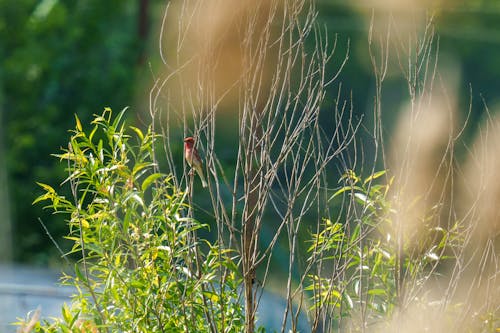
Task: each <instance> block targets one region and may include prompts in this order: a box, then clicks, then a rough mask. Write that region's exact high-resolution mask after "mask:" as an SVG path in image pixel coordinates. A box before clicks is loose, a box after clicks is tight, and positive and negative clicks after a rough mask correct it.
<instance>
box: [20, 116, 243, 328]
mask: <svg viewBox="0 0 500 333" xmlns="http://www.w3.org/2000/svg"><path fill="white" fill-rule="evenodd" d="M124 113H125V110H124V111H122V112H121V113H120V114H118V115H117V116H116V117H114V118H113V117H112V111H111V109H108V108H107V109H105V110H104V112H103V113H102V115H98V116H96V117H95V119H94V120H93V121H92V125H93V127H92V129H91V131H90V132H88V133H87V132H86V131H84V129H83V127H82V124H81V123H80V121H79V120H78V118H77V119H76V128H75V130H73V135H72V136H71V139H70V142H69V145H68V149H65V150H64V151H63V153H62V154H59V155H56V156H57V157H59V158H60V159H61V160H62V161H64V162H65V163H67V169H68V170H67V171H68V175H69V176H68V178H67V179H66V180H65V181H64V184H65V185H66V186H70V188H71V192H72V194H73V197H72V198H71V199H70V198H65V197H63V196H60V195H59V194H58V193H57V191H56V190H55V189H53V188H52V187H51V186H49V185H46V184H40V185H41V186H42V188H43V189H44V190H45V194H43V195H42V196H40V197H39V198H37V199H36V200H35V203H36V202H40V201H48V202H49V205H48V206H47V208H50V209H52V210H53V211H54V212H55V213H58V214H60V213H62V214H66V216H67V221H68V225H69V235H68V236H67V238H68V239H69V240H71V241H72V242H73V248H72V250H71V253H73V254H76V255H79V256H80V257H81V259H80V260H79V262H78V263H76V264H75V270H74V274H71V275H65V276H64V283H66V284H69V285H72V286H74V287H75V288H76V290H77V294H76V296H75V297H74V299H73V301H72V305H71V307H67V306H64V307H63V309H62V318H58V319H57V318H55V319H53V320H51V321H47V320H44V321H42V322H41V323H36V325H35V329H36V330H37V331H42V332H92V331H111V332H117V331H121V332H185V331H191V332H205V331H210V330H211V328H212V329H216V330H217V331H226V332H241V331H242V325H243V323H244V319H243V318H244V313H243V310H242V308H241V305H240V304H239V303H238V302H237V301H236V300H237V298H238V294H237V288H238V285H239V284H240V279H241V277H240V276H239V274H238V269H237V267H236V265H235V264H234V262H235V260H234V258H232V257H231V256H233V253H232V252H231V251H228V250H225V249H221V248H220V247H219V246H218V245H217V244H211V243H210V242H208V241H206V240H203V239H199V238H198V237H197V230H199V229H202V228H207V226H206V225H204V224H201V223H199V222H198V221H196V220H194V219H192V218H190V217H189V216H190V214H189V209H190V208H189V207H188V206H187V205H186V203H185V199H186V193H183V192H182V191H180V190H179V189H177V188H176V187H175V186H174V185H173V183H172V181H171V180H172V179H171V177H170V176H168V175H165V174H161V173H159V171H158V165H157V163H156V160H155V156H154V146H155V140H156V139H157V136H156V135H155V134H154V133H153V132H152V131H151V129H149V130H148V131H147V132H146V133H143V132H142V131H141V130H140V129H138V128H135V127H128V128H127V127H126V126H125V124H124V121H123V116H124ZM19 325H24V328H25V329H26V328H27V325H28V324H27V323H19Z"/></svg>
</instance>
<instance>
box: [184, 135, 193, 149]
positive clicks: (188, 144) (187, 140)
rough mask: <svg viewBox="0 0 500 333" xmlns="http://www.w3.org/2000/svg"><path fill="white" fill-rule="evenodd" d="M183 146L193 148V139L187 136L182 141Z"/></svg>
mask: <svg viewBox="0 0 500 333" xmlns="http://www.w3.org/2000/svg"><path fill="white" fill-rule="evenodd" d="M184 144H185V145H186V147H189V148H192V147H193V146H194V138H193V137H192V136H188V137H187V138H185V139H184Z"/></svg>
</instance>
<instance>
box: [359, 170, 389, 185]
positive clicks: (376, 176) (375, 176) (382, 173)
mask: <svg viewBox="0 0 500 333" xmlns="http://www.w3.org/2000/svg"><path fill="white" fill-rule="evenodd" d="M386 172H387V170H382V171H378V172H375V173H374V174H373V175H371V176H369V177H368V178H366V179H365V181H364V182H363V185H365V184H366V183H368V182H370V181H372V180H374V179H377V178H380V177H382V176H383V175H385V174H386Z"/></svg>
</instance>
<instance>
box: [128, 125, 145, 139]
mask: <svg viewBox="0 0 500 333" xmlns="http://www.w3.org/2000/svg"><path fill="white" fill-rule="evenodd" d="M130 129H131V130H133V131H134V132H135V133H136V134H137V136H138V137H139V139H141V141H143V140H144V134H143V133H142V131H141V130H140V129H139V128H137V127H134V126H130Z"/></svg>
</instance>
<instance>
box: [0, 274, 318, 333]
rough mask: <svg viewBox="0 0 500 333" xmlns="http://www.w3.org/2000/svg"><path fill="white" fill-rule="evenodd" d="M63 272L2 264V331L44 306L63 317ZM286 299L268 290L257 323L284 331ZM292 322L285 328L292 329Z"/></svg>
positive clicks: (303, 325) (45, 313)
mask: <svg viewBox="0 0 500 333" xmlns="http://www.w3.org/2000/svg"><path fill="white" fill-rule="evenodd" d="M59 276H60V274H59V273H58V272H56V271H53V270H49V269H41V268H32V267H23V266H8V265H0V332H2V333H3V332H6V333H9V332H16V327H15V326H12V325H11V323H13V322H15V321H17V320H16V318H18V317H21V318H25V317H26V314H27V313H28V312H29V311H33V310H36V309H37V308H38V307H40V308H41V317H42V318H49V317H60V316H61V315H60V314H61V305H62V304H63V303H64V302H66V303H69V301H70V296H71V294H72V293H73V291H72V289H71V288H69V287H63V286H60V284H59V282H58V281H59ZM285 304H286V303H285V300H284V299H283V298H282V297H280V296H278V295H276V294H273V293H269V292H264V293H263V295H262V298H261V299H260V305H259V309H258V322H257V325H262V326H264V327H265V328H266V331H267V332H274V331H276V332H280V331H281V322H282V320H283V312H284V309H285ZM288 329H289V326H288V327H287V329H286V330H285V332H288ZM298 330H299V332H302V333H304V332H309V331H310V329H309V328H308V325H307V318H306V317H305V315H304V314H301V316H300V317H299V327H298Z"/></svg>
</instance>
